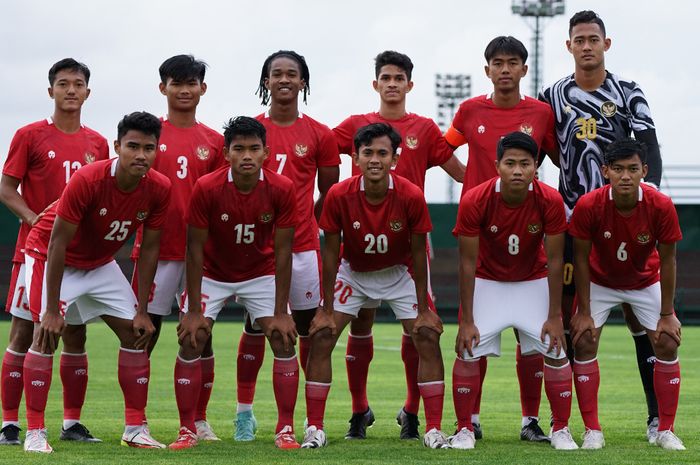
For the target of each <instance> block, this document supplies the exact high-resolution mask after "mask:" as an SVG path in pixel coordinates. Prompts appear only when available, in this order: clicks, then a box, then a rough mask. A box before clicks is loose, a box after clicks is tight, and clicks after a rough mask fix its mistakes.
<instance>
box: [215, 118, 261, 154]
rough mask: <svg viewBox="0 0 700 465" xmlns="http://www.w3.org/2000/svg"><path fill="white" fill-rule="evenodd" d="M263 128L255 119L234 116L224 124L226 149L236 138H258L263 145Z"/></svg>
mask: <svg viewBox="0 0 700 465" xmlns="http://www.w3.org/2000/svg"><path fill="white" fill-rule="evenodd" d="M265 134H266V131H265V126H263V125H262V123H261V122H260V121H258V120H256V119H255V118H251V117H249V116H235V117H233V118H231V119H230V120H228V122H227V123H226V124H224V143H225V144H226V147H227V148H228V146H229V145H231V142H233V139H235V138H236V137H238V136H253V137H258V138H260V140H261V141H262V144H263V145H265Z"/></svg>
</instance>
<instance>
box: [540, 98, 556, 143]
mask: <svg viewBox="0 0 700 465" xmlns="http://www.w3.org/2000/svg"><path fill="white" fill-rule="evenodd" d="M544 130H545V133H544V137H542V147H540V149H541V150H544V151H545V152H546V153H550V154H551V153H557V152H558V151H559V145H558V142H557V132H556V127H555V125H554V111H552V107H550V106H548V107H547V118H546V121H545V127H544Z"/></svg>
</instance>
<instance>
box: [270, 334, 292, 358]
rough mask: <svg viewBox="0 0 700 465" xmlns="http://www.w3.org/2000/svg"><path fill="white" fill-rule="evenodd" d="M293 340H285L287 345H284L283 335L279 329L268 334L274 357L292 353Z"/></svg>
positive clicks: (283, 356) (286, 355) (285, 356)
mask: <svg viewBox="0 0 700 465" xmlns="http://www.w3.org/2000/svg"><path fill="white" fill-rule="evenodd" d="M294 342H295V341H294V340H293V339H292V340H288V341H287V347H286V348H285V346H284V337H283V336H282V334H281V333H280V332H279V331H273V332H272V334H271V335H270V348H271V349H272V353H273V354H274V355H275V357H282V358H289V357H292V356H293V355H294Z"/></svg>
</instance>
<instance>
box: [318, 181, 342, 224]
mask: <svg viewBox="0 0 700 465" xmlns="http://www.w3.org/2000/svg"><path fill="white" fill-rule="evenodd" d="M337 185H338V184H336V185H334V186H333V187H331V188H330V189H329V190H328V193H327V194H326V200H324V201H323V210H322V211H321V219H320V221H319V222H318V227H319V228H321V229H322V230H324V231H325V232H328V233H339V232H340V231H341V230H342V223H341V217H340V208H339V207H340V198H339V197H338V195H337V194H336V192H337V189H335V187H336V186H337Z"/></svg>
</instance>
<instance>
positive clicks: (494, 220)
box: [450, 131, 578, 449]
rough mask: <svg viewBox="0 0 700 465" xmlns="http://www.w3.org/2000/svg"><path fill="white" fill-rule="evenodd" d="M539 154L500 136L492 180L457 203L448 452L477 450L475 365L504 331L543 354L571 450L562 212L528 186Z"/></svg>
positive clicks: (559, 203)
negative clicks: (452, 418) (456, 307)
mask: <svg viewBox="0 0 700 465" xmlns="http://www.w3.org/2000/svg"><path fill="white" fill-rule="evenodd" d="M538 152H539V147H538V145H537V143H536V142H535V141H534V140H533V138H532V137H530V136H528V135H527V134H524V133H522V132H519V131H517V132H513V133H510V134H508V135H506V136H505V137H503V139H501V141H500V142H499V143H498V148H497V157H498V161H497V163H496V169H497V170H498V177H497V178H494V179H491V180H489V181H486V182H484V183H482V184H480V185H479V186H477V187H475V188H474V189H472V190H470V191H469V192H467V193H466V194H465V195H464V196H463V197H462V200H461V201H460V205H459V212H458V214H457V226H456V227H455V230H454V233H455V234H456V235H458V237H459V255H460V266H459V288H460V304H461V308H460V310H461V315H460V316H461V317H460V323H459V332H458V334H457V342H456V345H455V350H456V352H457V359H456V360H455V364H454V369H453V372H452V373H453V375H452V383H453V396H454V405H455V412H456V413H457V433H456V434H455V435H454V436H452V437H451V438H450V445H451V446H452V447H453V448H457V449H472V448H473V447H474V442H475V437H474V431H473V425H472V422H471V413H472V409H473V406H474V403H475V401H476V399H477V398H478V397H479V391H480V390H481V380H480V369H479V359H480V358H481V357H484V356H500V354H501V332H502V331H503V330H504V329H506V328H508V327H513V328H515V329H517V330H518V332H519V337H520V345H521V352H522V354H523V356H527V355H528V354H531V353H534V352H538V353H540V354H542V355H543V356H544V359H545V364H544V384H545V391H546V393H547V397H548V398H549V402H550V406H551V408H552V421H553V424H552V437H551V445H552V447H554V448H555V449H577V448H578V446H577V445H576V443H575V442H574V440H573V439H572V437H571V433H570V432H569V429H568V421H569V416H570V414H571V365H570V364H569V360H568V359H567V358H566V342H565V339H564V327H563V325H562V322H561V307H560V305H561V292H562V266H563V259H562V256H563V253H564V231H566V215H565V213H564V202H563V200H562V198H561V196H560V195H559V193H558V192H557V191H556V190H555V189H553V188H551V187H549V186H547V185H545V184H544V183H541V182H538V181H537V180H536V179H534V177H535V170H536V166H537V157H538ZM545 235H546V236H547V237H546V240H544V236H545ZM543 242H544V245H543ZM513 302H518V308H517V309H513V308H512V306H513Z"/></svg>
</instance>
